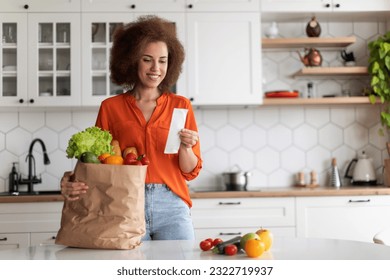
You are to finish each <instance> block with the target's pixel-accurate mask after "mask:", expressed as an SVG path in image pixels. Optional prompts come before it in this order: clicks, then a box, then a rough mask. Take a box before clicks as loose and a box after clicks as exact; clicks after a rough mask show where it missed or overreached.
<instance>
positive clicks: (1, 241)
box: [0, 201, 63, 249]
mask: <svg viewBox="0 0 390 280" xmlns="http://www.w3.org/2000/svg"><path fill="white" fill-rule="evenodd" d="M62 206H63V202H62V201H60V202H42V203H37V202H28V203H0V249H1V248H4V249H5V248H19V247H27V246H29V245H39V244H52V243H53V242H54V239H53V237H54V236H56V234H57V232H58V230H59V229H60V223H61V213H62Z"/></svg>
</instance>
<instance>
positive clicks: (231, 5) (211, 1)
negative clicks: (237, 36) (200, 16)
mask: <svg viewBox="0 0 390 280" xmlns="http://www.w3.org/2000/svg"><path fill="white" fill-rule="evenodd" d="M186 8H187V11H188V12H191V11H193V12H259V9H260V1H258V0H186Z"/></svg>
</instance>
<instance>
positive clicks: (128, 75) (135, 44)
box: [110, 16, 185, 92]
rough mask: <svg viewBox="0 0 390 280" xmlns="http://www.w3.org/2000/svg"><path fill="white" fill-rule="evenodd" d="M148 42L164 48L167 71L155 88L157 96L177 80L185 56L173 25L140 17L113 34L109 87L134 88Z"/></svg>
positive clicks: (167, 89)
mask: <svg viewBox="0 0 390 280" xmlns="http://www.w3.org/2000/svg"><path fill="white" fill-rule="evenodd" d="M151 42H164V43H165V44H166V45H167V47H168V69H167V73H166V76H165V78H164V80H163V81H162V82H161V83H160V85H159V87H158V88H159V90H160V91H161V92H167V91H169V89H170V88H171V87H172V86H173V85H174V84H175V83H176V81H177V79H178V78H179V75H180V73H181V70H182V64H183V61H184V56H185V54H184V48H183V45H182V44H181V43H180V41H179V40H178V38H177V35H176V28H175V25H174V23H172V22H169V21H167V20H165V19H162V18H160V17H157V16H141V17H139V18H138V19H137V20H136V21H133V22H130V23H128V24H126V25H123V26H121V27H119V28H117V30H116V31H115V33H114V36H113V45H112V49H111V59H110V70H111V80H112V82H113V83H115V84H118V85H122V86H127V87H134V86H135V85H137V83H138V82H139V78H138V72H137V71H138V62H139V60H140V58H141V56H142V51H143V50H144V49H145V47H146V45H147V44H148V43H151Z"/></svg>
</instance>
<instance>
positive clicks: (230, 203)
mask: <svg viewBox="0 0 390 280" xmlns="http://www.w3.org/2000/svg"><path fill="white" fill-rule="evenodd" d="M240 204H241V202H220V203H219V205H240Z"/></svg>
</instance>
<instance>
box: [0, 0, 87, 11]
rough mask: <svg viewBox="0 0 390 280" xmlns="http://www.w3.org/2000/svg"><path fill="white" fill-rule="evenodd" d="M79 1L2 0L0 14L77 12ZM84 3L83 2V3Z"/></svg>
mask: <svg viewBox="0 0 390 280" xmlns="http://www.w3.org/2000/svg"><path fill="white" fill-rule="evenodd" d="M80 1H81V0H2V1H1V4H0V10H1V12H23V11H25V12H60V13H65V12H78V11H80ZM83 2H84V1H83Z"/></svg>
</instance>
